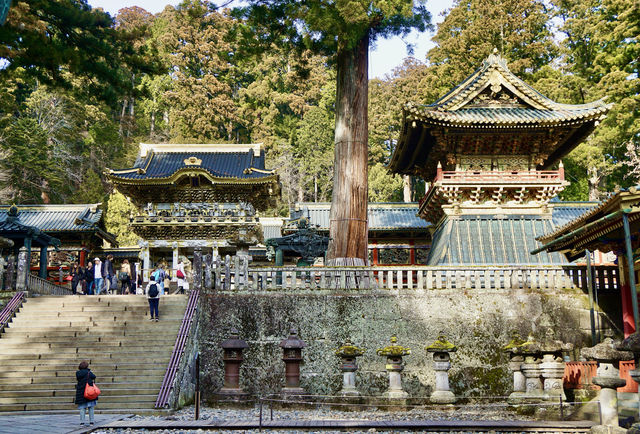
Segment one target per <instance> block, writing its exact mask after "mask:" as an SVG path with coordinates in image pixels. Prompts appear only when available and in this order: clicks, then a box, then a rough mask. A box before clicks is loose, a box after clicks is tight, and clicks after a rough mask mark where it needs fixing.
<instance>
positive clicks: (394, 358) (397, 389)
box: [376, 336, 411, 399]
mask: <svg viewBox="0 0 640 434" xmlns="http://www.w3.org/2000/svg"><path fill="white" fill-rule="evenodd" d="M397 342H398V338H397V337H396V336H392V337H391V345H388V346H386V347H384V348H379V349H378V350H377V351H376V353H377V354H378V355H379V356H385V357H386V358H387V364H386V366H385V368H386V369H387V372H388V373H389V390H387V391H386V392H385V393H384V397H385V398H390V399H405V398H407V397H408V396H409V395H408V394H407V392H405V391H404V390H403V389H402V374H401V373H402V371H403V370H404V365H403V363H402V357H403V356H408V355H409V354H411V349H410V348H406V347H403V346H401V345H397Z"/></svg>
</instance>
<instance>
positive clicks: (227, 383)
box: [218, 328, 249, 396]
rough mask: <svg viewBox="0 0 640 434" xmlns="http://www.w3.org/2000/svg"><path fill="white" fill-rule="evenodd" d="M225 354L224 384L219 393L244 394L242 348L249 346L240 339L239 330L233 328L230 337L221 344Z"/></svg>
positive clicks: (223, 358) (223, 357)
mask: <svg viewBox="0 0 640 434" xmlns="http://www.w3.org/2000/svg"><path fill="white" fill-rule="evenodd" d="M220 347H222V349H223V351H224V354H223V356H222V361H223V362H224V386H223V387H222V389H220V391H219V392H218V394H219V395H233V396H238V395H242V394H244V391H243V390H242V388H241V387H240V365H241V364H242V360H243V359H242V350H244V349H245V348H249V345H247V342H246V341H244V340H243V339H240V336H239V335H238V330H236V329H235V328H232V329H231V335H230V336H229V339H225V340H224V341H222V343H221V344H220Z"/></svg>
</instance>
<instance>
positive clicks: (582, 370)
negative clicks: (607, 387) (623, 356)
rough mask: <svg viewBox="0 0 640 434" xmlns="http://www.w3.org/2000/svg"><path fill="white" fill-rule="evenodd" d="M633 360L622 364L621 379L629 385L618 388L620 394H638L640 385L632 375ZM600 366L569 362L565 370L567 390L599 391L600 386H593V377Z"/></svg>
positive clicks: (564, 381)
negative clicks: (639, 385)
mask: <svg viewBox="0 0 640 434" xmlns="http://www.w3.org/2000/svg"><path fill="white" fill-rule="evenodd" d="M635 366H636V365H635V362H634V361H633V360H624V361H621V362H620V378H622V379H624V380H627V384H626V385H625V386H623V387H618V389H617V390H618V392H631V393H637V392H638V383H636V382H635V381H634V380H633V379H632V378H631V375H630V371H633V370H634V369H635ZM597 369H598V364H597V363H596V362H594V361H590V362H567V363H566V364H565V368H564V377H563V383H564V387H565V389H592V390H599V389H600V386H596V385H595V384H593V377H595V376H596V375H597Z"/></svg>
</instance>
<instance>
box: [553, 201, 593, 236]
mask: <svg viewBox="0 0 640 434" xmlns="http://www.w3.org/2000/svg"><path fill="white" fill-rule="evenodd" d="M598 205H599V202H556V203H555V206H554V207H553V213H552V217H551V219H552V221H553V226H554V229H558V228H560V227H561V226H564V225H566V224H567V223H569V222H570V221H571V220H573V219H576V218H578V217H580V216H581V215H583V214H585V213H586V212H588V211H591V210H593V209H595V208H596V207H597V206H598Z"/></svg>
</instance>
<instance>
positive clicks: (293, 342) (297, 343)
mask: <svg viewBox="0 0 640 434" xmlns="http://www.w3.org/2000/svg"><path fill="white" fill-rule="evenodd" d="M306 346H307V343H306V342H305V341H303V340H302V339H300V338H299V337H298V331H297V330H296V329H295V327H291V330H290V331H289V337H288V338H287V339H283V340H282V342H280V347H281V348H287V349H301V348H304V347H306Z"/></svg>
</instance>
